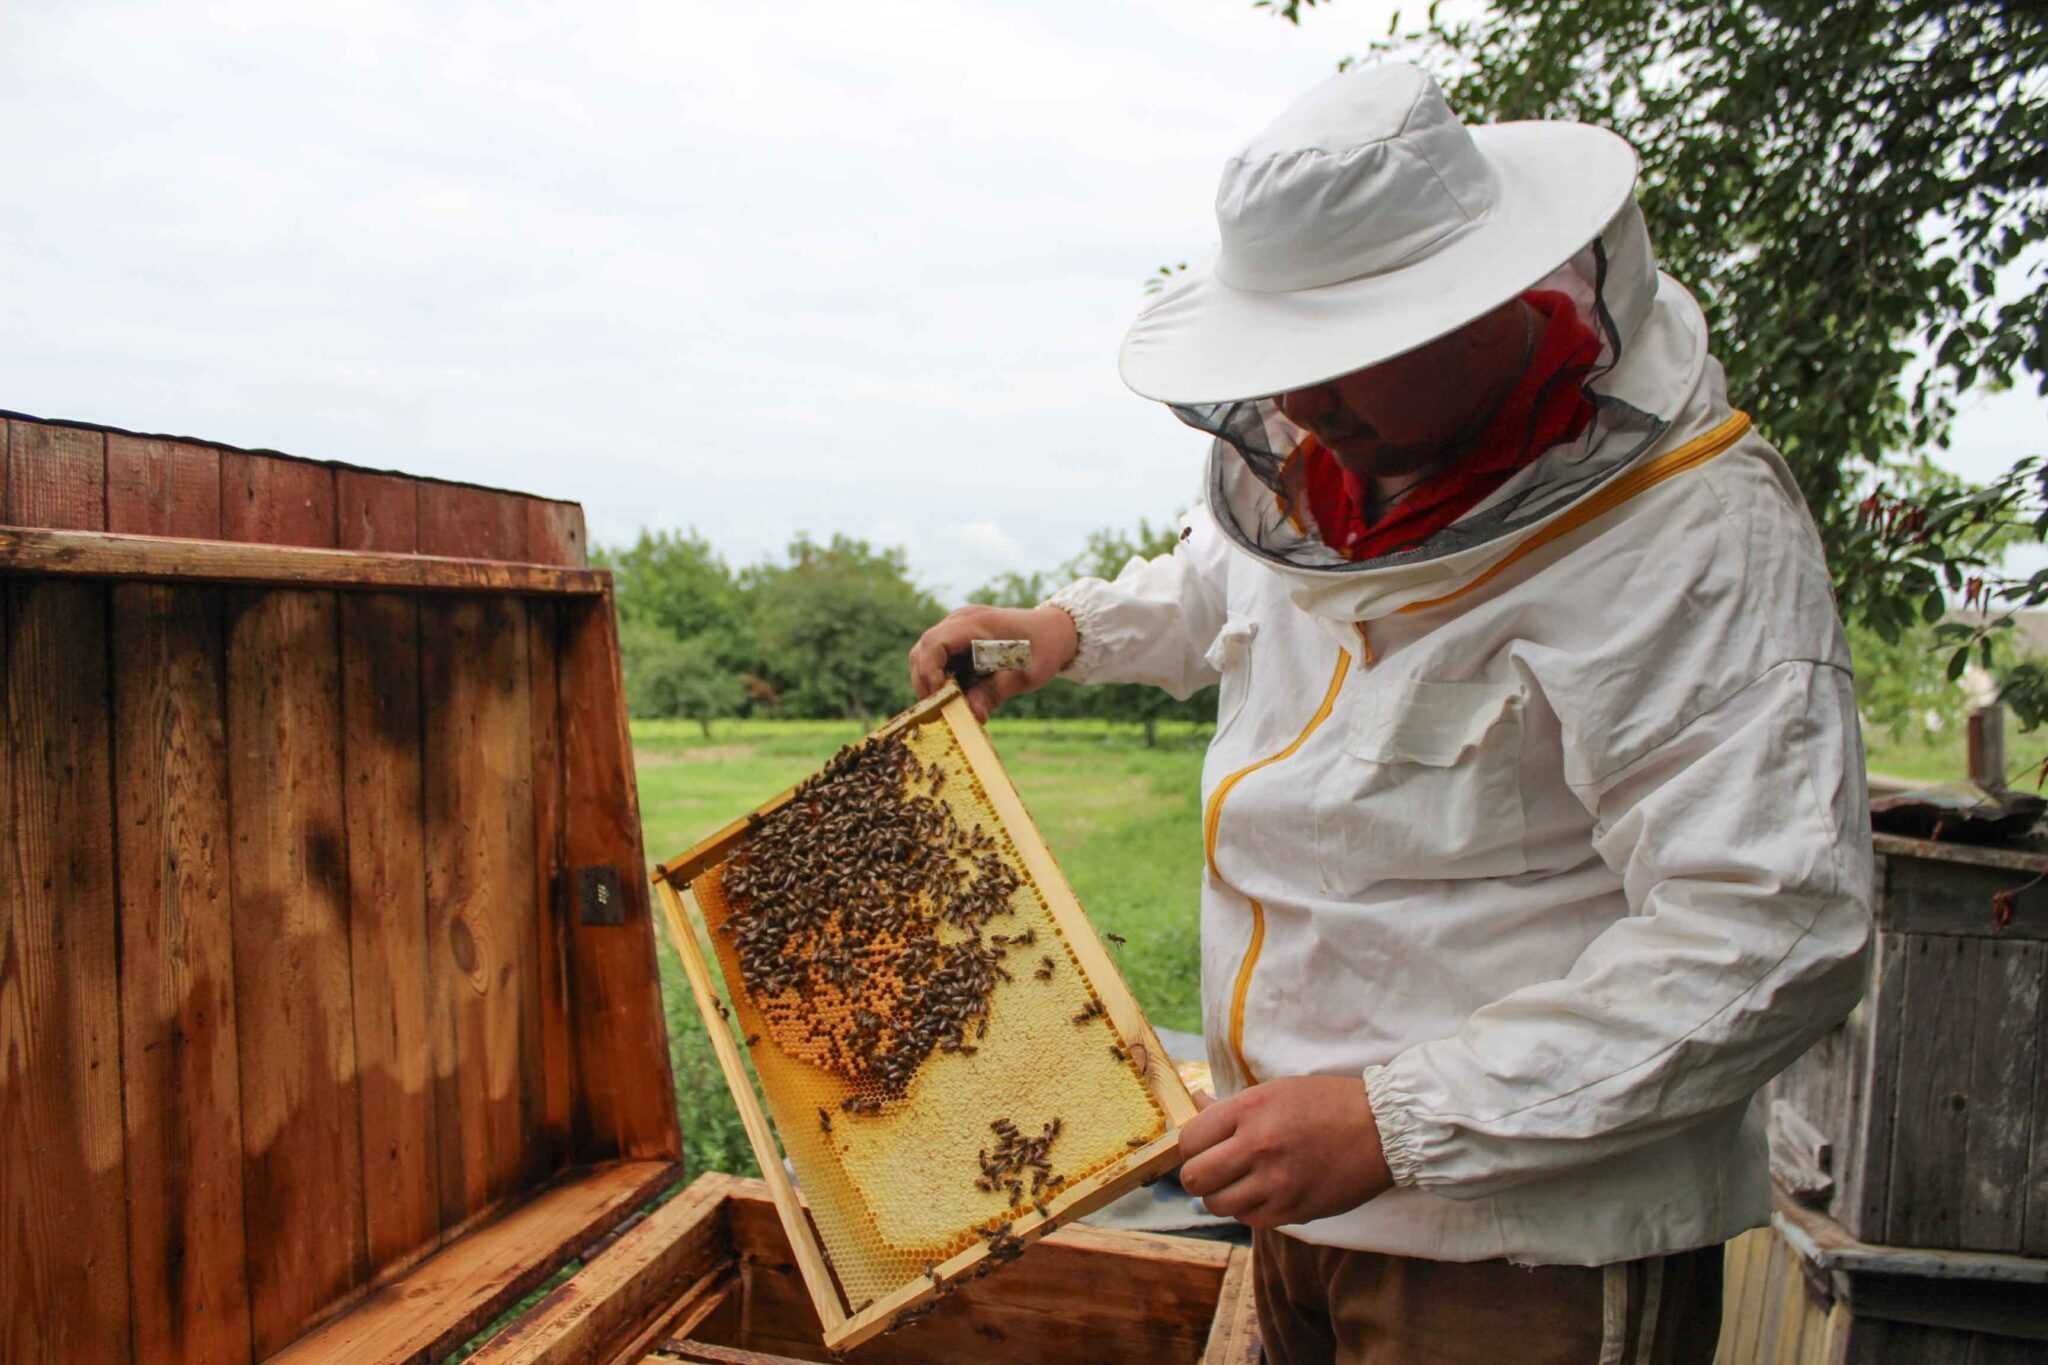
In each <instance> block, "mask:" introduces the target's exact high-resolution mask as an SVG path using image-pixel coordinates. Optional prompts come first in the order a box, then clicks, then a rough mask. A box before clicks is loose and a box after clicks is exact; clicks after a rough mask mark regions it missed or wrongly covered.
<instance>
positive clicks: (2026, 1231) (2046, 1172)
mask: <svg viewBox="0 0 2048 1365" xmlns="http://www.w3.org/2000/svg"><path fill="white" fill-rule="evenodd" d="M2040 1016H2041V1017H2040V1018H2039V1019H2038V1020H2037V1021H2036V1023H2035V1027H2034V1055H2035V1057H2037V1058H2040V1059H2042V1060H2043V1062H2044V1064H2048V999H2044V1000H2043V1001H2042V1002H2041V1008H2040ZM2029 1129H2030V1135H2029V1139H2028V1145H2029V1147H2030V1148H2031V1149H2032V1155H2031V1156H2030V1157H2029V1158H2028V1161H2027V1192H2026V1205H2027V1208H2026V1221H2025V1223H2024V1224H2023V1225H2022V1228H2021V1232H2020V1253H2021V1254H2022V1255H2025V1256H2040V1257H2044V1258H2048V1079H2044V1078H2043V1077H2041V1076H2040V1075H2038V1074H2037V1075H2036V1076H2035V1077H2034V1113H2033V1118H2032V1119H2031V1120H2030V1122H2029Z"/></svg>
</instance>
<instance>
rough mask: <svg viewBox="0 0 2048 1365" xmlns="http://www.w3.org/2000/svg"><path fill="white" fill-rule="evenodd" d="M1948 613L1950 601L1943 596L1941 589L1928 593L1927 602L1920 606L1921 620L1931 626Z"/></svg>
mask: <svg viewBox="0 0 2048 1365" xmlns="http://www.w3.org/2000/svg"><path fill="white" fill-rule="evenodd" d="M1947 612H1948V599H1947V598H1946V597H1944V596H1942V594H1941V589H1940V588H1936V589H1935V590H1934V591H1933V592H1930V593H1928V594H1927V598H1926V600H1925V601H1923V602H1922V603H1921V604H1920V619H1921V620H1923V621H1925V622H1927V623H1928V624H1929V625H1933V624H1934V623H1935V622H1936V621H1939V620H1940V619H1941V618H1942V617H1943V616H1944V615H1946V614H1947Z"/></svg>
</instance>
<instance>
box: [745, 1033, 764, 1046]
mask: <svg viewBox="0 0 2048 1365" xmlns="http://www.w3.org/2000/svg"><path fill="white" fill-rule="evenodd" d="M760 1041H761V1035H760V1034H758V1033H749V1034H748V1035H747V1046H748V1047H752V1046H753V1045H754V1044H756V1043H758V1042H760Z"/></svg>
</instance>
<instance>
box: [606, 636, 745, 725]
mask: <svg viewBox="0 0 2048 1365" xmlns="http://www.w3.org/2000/svg"><path fill="white" fill-rule="evenodd" d="M619 665H620V669H621V671H622V672H623V673H624V674H625V677H626V711H627V714H629V715H631V716H632V717H633V718H634V719H635V720H646V719H667V718H669V717H675V716H681V717H683V718H685V719H688V720H694V721H696V722H697V724H698V725H699V726H701V727H702V728H703V731H704V737H705V738H706V739H709V738H711V722H712V721H714V720H718V719H721V718H723V717H726V716H736V715H738V714H739V712H740V707H741V705H742V704H743V703H744V702H745V701H746V687H745V684H744V683H743V682H742V680H741V679H740V677H739V675H738V674H736V673H734V672H732V670H731V669H729V668H728V667H726V665H725V664H724V663H723V662H722V661H721V660H720V659H719V658H718V654H717V650H716V648H715V647H714V645H713V643H712V641H711V638H710V637H709V636H708V635H697V636H693V637H691V638H690V639H688V640H679V639H677V638H676V637H675V636H674V635H672V634H670V633H669V632H668V631H667V630H666V629H665V628H663V627H662V626H659V625H657V624H655V623H654V622H653V621H650V620H646V619H640V620H626V621H622V622H620V624H619Z"/></svg>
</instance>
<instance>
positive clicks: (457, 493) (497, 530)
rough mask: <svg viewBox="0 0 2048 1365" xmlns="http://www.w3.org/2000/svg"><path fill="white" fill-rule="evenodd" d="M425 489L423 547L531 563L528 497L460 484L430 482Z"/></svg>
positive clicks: (422, 500) (422, 496)
mask: <svg viewBox="0 0 2048 1365" xmlns="http://www.w3.org/2000/svg"><path fill="white" fill-rule="evenodd" d="M419 490H420V550H421V551H422V552H423V553H426V554H430V555H459V556H461V557H463V558H465V559H502V560H517V561H522V562H523V561H525V560H527V559H528V558H529V556H528V555H527V553H526V541H527V529H526V527H527V514H526V503H527V501H528V500H527V499H526V498H525V497H523V496H521V495H520V494H517V493H498V492H493V491H492V490H490V489H488V488H471V487H469V486H467V485H465V484H458V483H426V482H423V483H421V484H420V485H419Z"/></svg>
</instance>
